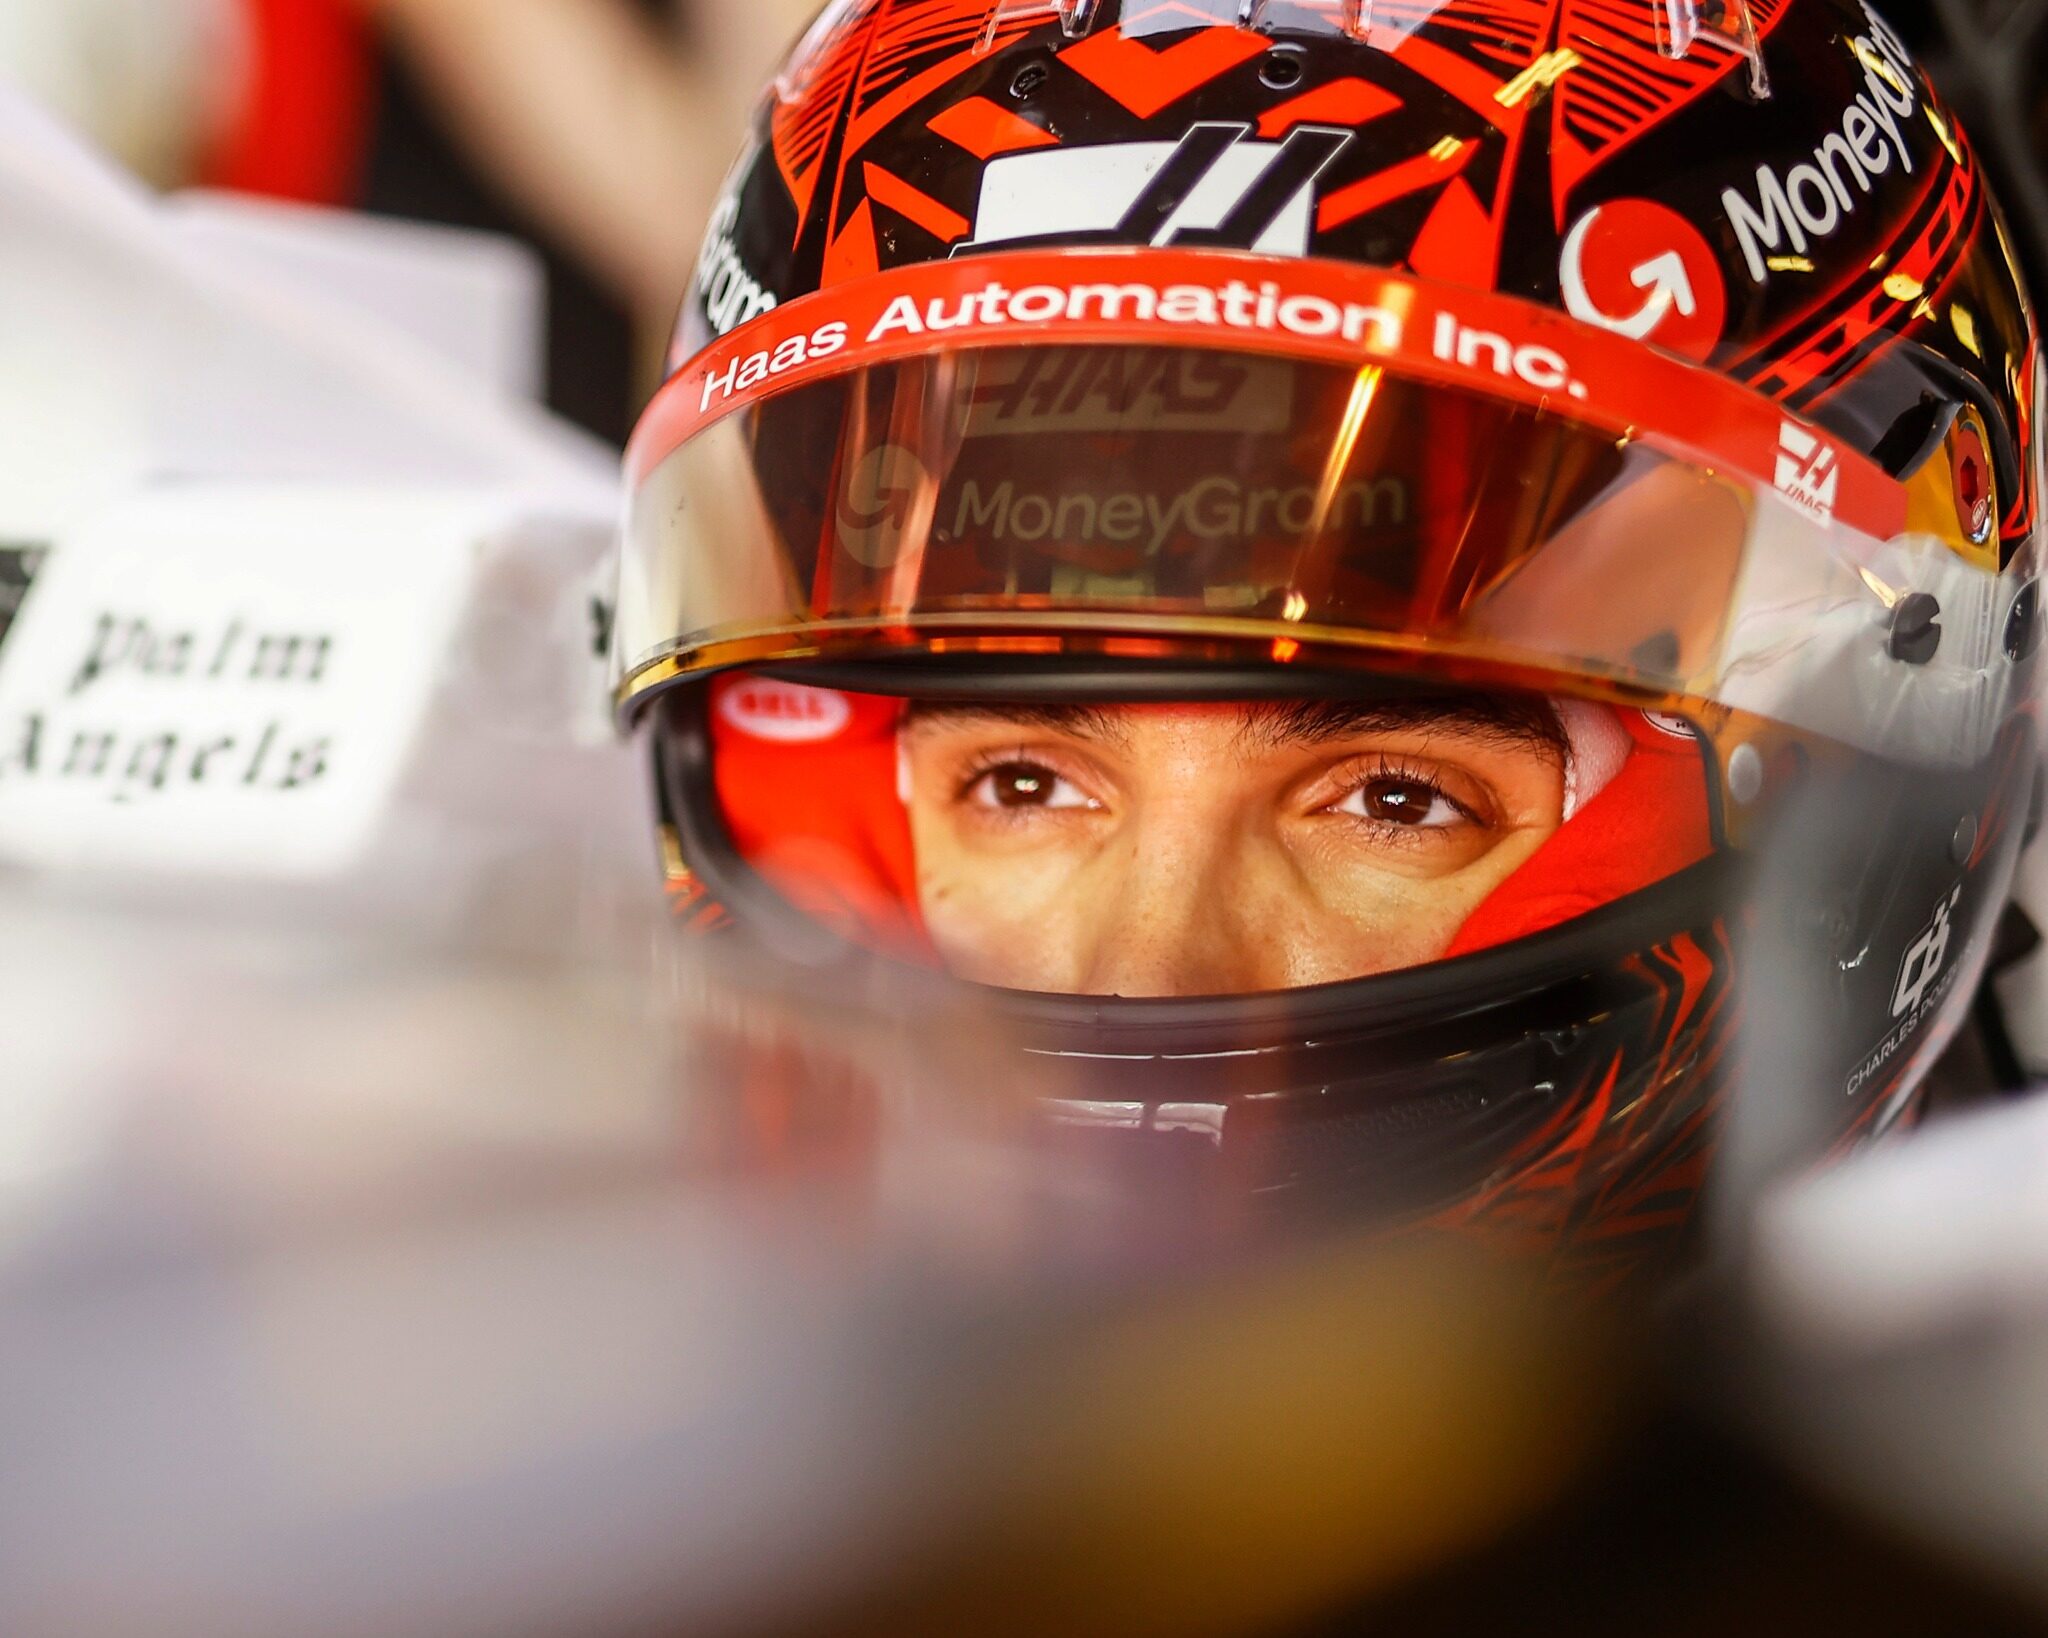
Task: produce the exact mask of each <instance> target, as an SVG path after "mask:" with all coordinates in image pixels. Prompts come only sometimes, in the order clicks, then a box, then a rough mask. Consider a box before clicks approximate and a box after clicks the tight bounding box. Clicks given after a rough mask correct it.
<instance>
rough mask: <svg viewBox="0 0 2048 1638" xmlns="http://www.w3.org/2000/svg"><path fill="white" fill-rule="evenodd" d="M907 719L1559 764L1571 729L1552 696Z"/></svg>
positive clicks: (993, 711)
mask: <svg viewBox="0 0 2048 1638" xmlns="http://www.w3.org/2000/svg"><path fill="white" fill-rule="evenodd" d="M906 723H907V726H908V727H909V728H910V730H911V731H912V732H913V733H917V732H920V731H925V732H931V731H943V730H948V729H952V730H963V731H972V730H974V729H977V728H979V729H987V730H990V731H995V732H1012V733H1014V732H1021V731H1035V732H1040V733H1050V734H1056V735H1060V736H1063V737H1067V738H1072V739H1077V740H1084V741H1087V742H1089V743H1091V744H1096V745H1100V746H1103V747H1105V748H1108V749H1112V750H1114V749H1120V748H1136V747H1138V746H1140V745H1142V744H1144V743H1145V742H1148V741H1154V740H1160V739H1168V738H1171V739H1175V740H1183V741H1185V740H1188V739H1194V740H1199V741H1205V742H1213V743H1214V744H1215V745H1216V746H1217V747H1218V748H1219V749H1225V750H1236V751H1252V750H1269V749H1293V748H1314V747H1317V746H1325V745H1337V744H1341V743H1344V742H1348V741H1352V740H1356V739H1361V738H1370V737H1374V736H1381V737H1385V736H1393V735H1417V734H1421V735H1427V736H1428V737H1430V738H1431V739H1444V740H1456V741H1461V742H1464V743H1466V744H1471V745H1476V746H1486V747H1491V748H1498V749H1500V750H1520V751H1526V752H1529V753H1531V754H1535V755H1539V756H1543V757H1545V758H1547V759H1550V760H1555V761H1562V760H1563V759H1564V755H1565V737H1564V732H1563V729H1562V727H1561V726H1560V724H1559V721H1558V717H1557V713H1556V712H1555V711H1554V710H1553V709H1552V708H1551V706H1550V704H1549V702H1548V701H1546V700H1544V699H1542V698H1540V697H1536V696H1528V695H1516V694H1479V693H1464V692H1459V693H1455V694H1440V695H1412V696H1410V695H1403V696H1396V697H1391V698H1378V699H1375V698H1362V699H1297V700H1246V701H1159V702H1149V701H1148V702H1114V703H1105V702H1096V703H1075V702H1064V701H1062V702H1044V701H1030V702H1027V701H974V702H952V701H945V702H939V701H915V702H913V703H912V704H911V706H910V708H909V711H908V713H907V716H906Z"/></svg>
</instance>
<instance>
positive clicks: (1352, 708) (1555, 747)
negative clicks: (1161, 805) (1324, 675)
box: [1239, 694, 1569, 763]
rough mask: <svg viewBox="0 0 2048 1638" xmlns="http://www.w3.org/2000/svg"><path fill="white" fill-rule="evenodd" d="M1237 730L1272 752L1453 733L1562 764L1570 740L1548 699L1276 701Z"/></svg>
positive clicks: (1252, 708) (1254, 710)
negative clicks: (1376, 737)
mask: <svg viewBox="0 0 2048 1638" xmlns="http://www.w3.org/2000/svg"><path fill="white" fill-rule="evenodd" d="M1242 709H1243V713H1244V721H1243V726H1242V728H1241V729H1240V730H1239V731H1240V732H1241V733H1242V734H1243V735H1244V737H1245V738H1247V739H1249V740H1251V741H1253V742H1254V743H1256V744H1258V745H1260V746H1262V747H1265V748H1268V749H1277V748H1279V747H1281V746H1286V745H1323V744H1327V743H1328V742H1330V741H1331V740H1336V739H1348V738H1350V737H1351V736H1352V735H1354V734H1385V733H1401V732H1409V733H1413V732H1417V731H1422V732H1429V733H1448V734H1452V735H1455V736H1457V737H1459V738H1461V739H1468V740H1470V739H1476V740H1480V741H1484V742H1488V743H1492V744H1496V745H1501V746H1506V747H1511V748H1521V749H1526V750H1529V751H1533V752H1535V753H1537V754H1539V755H1542V756H1545V757H1548V758H1550V759H1551V760H1553V761H1556V762H1559V763H1562V762H1563V761H1564V760H1565V758H1566V756H1567V755H1568V753H1569V741H1567V740H1566V738H1565V735H1564V729H1563V726H1562V725H1561V724H1560V723H1559V722H1558V720H1557V713H1556V712H1554V711H1553V710H1552V709H1551V708H1550V706H1549V704H1548V702H1546V701H1544V700H1541V699H1535V698H1528V699H1524V698H1520V697H1518V696H1515V695H1511V694H1440V695H1421V696H1416V697H1411V698H1404V699H1357V700H1346V699H1334V700H1284V701H1282V700H1274V701H1260V702H1257V703H1254V704H1248V705H1246V706H1244V707H1243V708H1242Z"/></svg>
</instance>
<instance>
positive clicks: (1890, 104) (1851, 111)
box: [1721, 3, 1946, 284]
mask: <svg viewBox="0 0 2048 1638" xmlns="http://www.w3.org/2000/svg"><path fill="white" fill-rule="evenodd" d="M1863 16H1864V19H1865V21H1866V22H1868V23H1869V25H1870V32H1869V33H1868V34H1859V35H1857V36H1856V37H1855V38H1854V39H1851V40H1850V41H1848V42H1847V43H1848V48H1849V50H1850V51H1851V52H1852V53H1853V54H1854V56H1855V58H1856V62H1857V66H1858V67H1860V68H1861V69H1862V70H1863V88H1862V89H1861V90H1860V91H1858V92H1857V93H1856V95H1855V96H1854V97H1852V98H1851V99H1850V101H1849V104H1848V106H1847V107H1846V108H1844V109H1843V110H1842V115H1841V118H1840V120H1839V121H1838V122H1837V128H1836V129H1835V130H1832V131H1830V132H1829V133H1828V134H1827V135H1826V136H1824V137H1823V138H1821V140H1820V142H1819V144H1818V145H1817V146H1816V147H1815V148H1814V149H1813V151H1812V152H1811V153H1810V154H1808V155H1807V157H1806V158H1805V159H1804V160H1803V161H1802V162H1801V163H1799V164H1797V165H1792V166H1789V167H1784V168H1782V169H1781V168H1779V167H1776V166H1772V165H1767V164H1766V165H1759V166H1757V168H1756V185H1755V188H1754V189H1753V193H1754V198H1751V197H1750V196H1748V195H1745V194H1744V193H1743V191H1742V190H1741V189H1740V188H1724V189H1723V190H1722V192H1721V208H1722V210H1723V211H1725V212H1726V213H1727V217H1728V221H1729V224H1730V225H1731V226H1732V227H1733V228H1734V229H1735V238H1736V242H1737V243H1738V244H1739V245H1740V246H1741V247H1742V260H1743V265H1744V266H1745V267H1746V268H1747V269H1748V270H1749V276H1750V278H1751V279H1752V280H1753V281H1755V282H1756V283H1758V284H1762V283H1763V282H1764V281H1765V280H1766V279H1767V278H1769V277H1770V275H1771V272H1772V270H1773V268H1774V267H1777V268H1780V269H1782V268H1783V267H1784V265H1785V263H1786V259H1787V258H1790V259H1791V261H1792V262H1793V263H1794V264H1796V263H1798V262H1799V261H1800V260H1802V259H1803V258H1804V257H1805V256H1806V253H1807V251H1808V250H1809V249H1810V248H1811V247H1812V245H1813V244H1814V243H1815V242H1816V241H1818V240H1822V239H1827V238H1831V237H1832V236H1833V235H1834V234H1835V233H1837V232H1838V231H1840V229H1841V227H1842V225H1843V224H1844V223H1846V222H1847V221H1848V220H1849V219H1850V218H1851V217H1853V216H1855V215H1856V214H1857V212H1858V211H1859V209H1860V208H1861V207H1862V205H1863V203H1864V201H1865V200H1867V199H1868V198H1869V197H1870V196H1871V194H1872V193H1874V192H1875V191H1876V190H1877V179H1878V178H1879V177H1881V176H1883V175H1885V174H1886V173H1887V172H1889V171H1890V170H1891V169H1892V166H1893V164H1894V163H1896V164H1897V165H1898V168H1899V171H1900V173H1901V174H1902V175H1903V174H1906V173H1910V172H1911V171H1912V169H1913V151H1912V148H1911V147H1910V146H1909V145H1908V143H1907V141H1906V132H1907V130H1908V129H1909V128H1910V121H1911V118H1912V114H1913V109H1914V106H1915V104H1916V103H1917V102H1918V100H1919V96H1918V92H1917V89H1916V82H1915V80H1914V78H1913V64H1912V59H1911V58H1910V57H1908V56H1907V55H1906V48H1905V45H1904V43H1903V42H1902V41H1901V40H1900V39H1899V37H1898V35H1896V34H1894V33H1893V32H1892V31H1891V29H1890V28H1889V27H1887V26H1886V25H1885V23H1884V21H1883V19H1881V18H1880V17H1879V16H1878V15H1877V14H1876V13H1875V12H1874V11H1872V10H1871V9H1870V7H1869V5H1868V4H1867V3H1866V4H1865V5H1864V6H1863ZM1944 140H1946V139H1944Z"/></svg>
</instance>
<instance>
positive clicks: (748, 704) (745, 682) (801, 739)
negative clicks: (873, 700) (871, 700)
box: [718, 677, 853, 745]
mask: <svg viewBox="0 0 2048 1638" xmlns="http://www.w3.org/2000/svg"><path fill="white" fill-rule="evenodd" d="M718 714H719V716H720V717H722V718H724V720H725V721H726V722H728V723H730V724H731V725H732V726H733V727H734V728H737V729H738V730H739V731H740V732H741V733H743V734H745V735H746V736H747V737H748V738H750V739H765V740H770V741H773V742H774V743H775V744H778V745H812V744H816V743H817V742H818V741H819V740H822V739H830V738H831V737H832V736H833V735H834V734H836V733H838V732H839V731H840V730H841V729H842V728H844V727H845V726H846V725H847V723H849V722H851V721H852V720H853V705H852V703H851V702H850V701H849V700H848V699H847V697H846V696H845V695H844V694H842V693H840V692H839V691H838V690H837V689H832V688H806V687H805V686H804V685H803V684H802V683H787V682H777V681H776V680H775V679H774V678H773V677H743V678H741V679H740V680H739V681H738V682H735V683H732V684H730V685H729V686H728V687H727V688H726V689H725V690H724V691H723V692H722V693H721V694H720V695H719V696H718Z"/></svg>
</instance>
